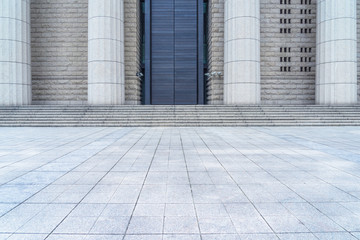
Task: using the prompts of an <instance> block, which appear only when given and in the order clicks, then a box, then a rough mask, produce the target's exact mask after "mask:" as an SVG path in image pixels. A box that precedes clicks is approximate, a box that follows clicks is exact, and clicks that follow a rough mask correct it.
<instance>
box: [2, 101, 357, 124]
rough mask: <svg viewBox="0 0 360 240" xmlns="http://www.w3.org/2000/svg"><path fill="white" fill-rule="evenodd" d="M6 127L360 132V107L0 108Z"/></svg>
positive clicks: (34, 106)
mask: <svg viewBox="0 0 360 240" xmlns="http://www.w3.org/2000/svg"><path fill="white" fill-rule="evenodd" d="M0 126H2V127H20V126H26V127H153V126H164V127H172V126H178V127H187V126H204V127H205V126H360V105H357V106H336V107H334V106H331V107H330V106H313V105H312V106H297V105H294V106H268V105H265V106H220V105H217V106H209V105H205V106H200V105H197V106H36V105H32V106H21V107H0Z"/></svg>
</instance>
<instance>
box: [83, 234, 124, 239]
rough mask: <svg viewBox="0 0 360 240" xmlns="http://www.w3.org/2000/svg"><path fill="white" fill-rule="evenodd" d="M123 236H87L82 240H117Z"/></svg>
mask: <svg viewBox="0 0 360 240" xmlns="http://www.w3.org/2000/svg"><path fill="white" fill-rule="evenodd" d="M123 237H124V236H123V235H115V234H112V235H87V236H86V237H85V239H84V240H119V239H122V238H123Z"/></svg>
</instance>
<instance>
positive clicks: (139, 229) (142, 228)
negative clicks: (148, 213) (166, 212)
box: [126, 216, 163, 234]
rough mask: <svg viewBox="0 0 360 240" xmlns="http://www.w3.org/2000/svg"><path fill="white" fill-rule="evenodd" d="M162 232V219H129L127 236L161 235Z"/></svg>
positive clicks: (136, 217)
mask: <svg viewBox="0 0 360 240" xmlns="http://www.w3.org/2000/svg"><path fill="white" fill-rule="evenodd" d="M162 231H163V217H138V216H134V217H132V218H131V221H130V224H129V228H128V231H127V232H126V233H127V234H161V233H162Z"/></svg>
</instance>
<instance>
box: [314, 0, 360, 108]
mask: <svg viewBox="0 0 360 240" xmlns="http://www.w3.org/2000/svg"><path fill="white" fill-rule="evenodd" d="M317 8H318V11H317V50H316V51H317V56H316V103H317V104H326V105H336V104H355V103H357V58H356V53H357V49H356V40H357V36H356V0H318V6H317Z"/></svg>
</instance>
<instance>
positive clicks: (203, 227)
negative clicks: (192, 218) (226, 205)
mask: <svg viewBox="0 0 360 240" xmlns="http://www.w3.org/2000/svg"><path fill="white" fill-rule="evenodd" d="M199 225H200V232H201V234H208V233H218V234H220V233H236V229H235V227H234V225H233V223H232V221H231V219H230V218H199Z"/></svg>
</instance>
